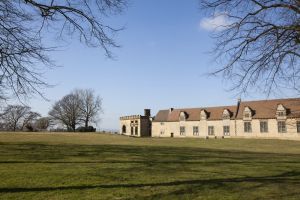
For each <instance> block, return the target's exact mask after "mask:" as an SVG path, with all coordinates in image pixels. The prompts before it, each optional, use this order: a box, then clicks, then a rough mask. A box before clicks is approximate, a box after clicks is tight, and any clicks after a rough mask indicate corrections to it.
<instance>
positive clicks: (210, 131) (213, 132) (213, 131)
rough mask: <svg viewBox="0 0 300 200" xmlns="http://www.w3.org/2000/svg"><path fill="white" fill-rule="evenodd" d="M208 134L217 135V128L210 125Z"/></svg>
mask: <svg viewBox="0 0 300 200" xmlns="http://www.w3.org/2000/svg"><path fill="white" fill-rule="evenodd" d="M208 135H215V130H214V127H213V126H209V127H208Z"/></svg>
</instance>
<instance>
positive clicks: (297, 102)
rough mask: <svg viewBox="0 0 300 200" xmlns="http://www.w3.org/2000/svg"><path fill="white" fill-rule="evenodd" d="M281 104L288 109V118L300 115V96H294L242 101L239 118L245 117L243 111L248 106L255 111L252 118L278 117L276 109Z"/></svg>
mask: <svg viewBox="0 0 300 200" xmlns="http://www.w3.org/2000/svg"><path fill="white" fill-rule="evenodd" d="M279 104H282V105H283V106H284V107H285V108H286V109H287V117H288V118H295V117H300V98H294V99H273V100H261V101H245V102H241V104H240V109H239V112H238V115H237V119H243V111H244V109H245V107H246V106H248V107H249V108H250V109H251V110H252V111H253V116H252V119H272V118H276V110H277V106H278V105H279Z"/></svg>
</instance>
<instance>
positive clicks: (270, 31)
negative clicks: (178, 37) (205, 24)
mask: <svg viewBox="0 0 300 200" xmlns="http://www.w3.org/2000/svg"><path fill="white" fill-rule="evenodd" d="M200 2H201V4H202V7H203V8H204V9H205V10H206V11H208V14H210V16H211V18H210V19H211V22H212V23H215V24H213V25H214V26H215V32H214V33H213V38H214V39H216V48H215V49H214V50H213V52H214V53H216V58H217V59H216V60H217V61H219V62H220V63H221V65H222V67H220V69H219V70H216V71H215V72H214V73H213V74H222V75H223V76H224V78H225V79H228V80H230V81H233V87H232V89H234V90H237V91H238V92H241V93H245V92H247V91H249V90H250V89H252V88H253V87H257V88H259V90H261V91H263V92H266V94H270V93H271V92H274V91H275V89H276V88H281V87H283V88H290V89H295V90H296V91H298V92H299V93H300V89H299V88H300V65H299V58H300V18H299V16H300V1H299V0H272V1H269V0H200ZM214 19H217V20H214Z"/></svg>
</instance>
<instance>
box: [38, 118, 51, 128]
mask: <svg viewBox="0 0 300 200" xmlns="http://www.w3.org/2000/svg"><path fill="white" fill-rule="evenodd" d="M50 123H51V122H50V118H49V117H41V118H38V119H37V120H36V121H35V127H36V129H37V130H47V128H48V127H49V126H50Z"/></svg>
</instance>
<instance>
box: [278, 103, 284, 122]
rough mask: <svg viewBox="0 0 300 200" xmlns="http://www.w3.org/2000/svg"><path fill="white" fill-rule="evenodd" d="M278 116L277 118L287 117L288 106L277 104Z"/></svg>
mask: <svg viewBox="0 0 300 200" xmlns="http://www.w3.org/2000/svg"><path fill="white" fill-rule="evenodd" d="M276 117H277V119H286V108H285V107H284V106H283V105H282V104H279V105H278V106H277V110H276Z"/></svg>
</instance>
